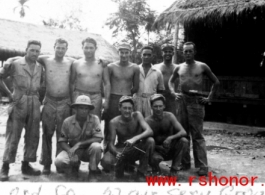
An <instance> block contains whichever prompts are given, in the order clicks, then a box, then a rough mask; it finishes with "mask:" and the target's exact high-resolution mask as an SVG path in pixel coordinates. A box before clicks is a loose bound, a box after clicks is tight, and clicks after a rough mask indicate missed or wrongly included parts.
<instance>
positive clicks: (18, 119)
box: [0, 57, 43, 163]
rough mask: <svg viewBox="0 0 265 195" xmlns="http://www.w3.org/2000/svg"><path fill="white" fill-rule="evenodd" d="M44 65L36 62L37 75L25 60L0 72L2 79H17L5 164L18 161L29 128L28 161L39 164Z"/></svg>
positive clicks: (25, 157) (25, 158)
mask: <svg viewBox="0 0 265 195" xmlns="http://www.w3.org/2000/svg"><path fill="white" fill-rule="evenodd" d="M42 73H43V68H42V66H41V65H40V64H39V63H38V62H36V64H35V68H34V71H33V73H32V72H31V71H30V68H29V65H28V64H27V62H26V59H25V57H24V58H21V59H18V60H16V61H14V62H13V63H12V64H5V65H4V67H3V68H2V69H1V71H0V75H1V77H2V78H6V77H8V76H10V77H11V78H12V79H13V88H14V90H13V94H12V97H13V100H14V101H13V102H12V103H11V105H10V107H9V117H8V120H7V126H6V144H5V151H4V156H3V162H6V163H13V162H15V158H16V153H17V147H18V143H19V140H20V136H21V132H22V129H23V127H24V128H25V146H24V161H27V162H35V161H36V152H37V148H38V144H39V124H40V101H39V94H38V90H39V89H40V86H41V78H42V76H43V74H42Z"/></svg>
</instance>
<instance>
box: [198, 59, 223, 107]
mask: <svg viewBox="0 0 265 195" xmlns="http://www.w3.org/2000/svg"><path fill="white" fill-rule="evenodd" d="M203 67H204V73H205V75H206V76H207V77H208V78H209V79H210V80H211V81H212V82H213V85H212V87H211V91H210V93H209V95H208V97H207V98H202V99H201V102H202V103H207V102H209V101H211V100H212V99H213V96H214V94H215V93H216V91H217V89H218V86H219V85H220V81H219V80H218V78H217V77H216V76H215V74H214V73H213V72H212V71H211V69H210V67H209V66H207V65H206V64H204V65H203Z"/></svg>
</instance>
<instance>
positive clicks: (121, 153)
mask: <svg viewBox="0 0 265 195" xmlns="http://www.w3.org/2000/svg"><path fill="white" fill-rule="evenodd" d="M133 108H134V101H133V99H132V97H130V96H122V97H121V98H120V100H119V110H120V112H121V115H120V116H117V117H115V118H113V119H112V120H111V121H110V125H109V128H110V142H109V144H108V147H109V151H108V152H106V153H105V155H104V157H103V159H102V161H101V165H102V167H103V168H104V170H106V171H109V170H111V169H114V170H115V178H116V179H120V178H122V177H123V175H124V166H125V165H126V164H128V163H134V162H135V161H137V160H140V165H139V167H138V171H137V177H138V178H137V179H138V180H144V181H145V174H146V170H147V165H148V163H149V162H150V158H151V155H152V153H153V150H154V145H155V143H154V139H153V138H152V137H150V136H152V135H153V132H152V130H151V129H150V127H149V125H148V124H147V123H146V122H145V120H144V118H143V116H142V114H141V113H140V112H133ZM116 136H117V139H118V143H117V144H116V145H114V144H115V140H116Z"/></svg>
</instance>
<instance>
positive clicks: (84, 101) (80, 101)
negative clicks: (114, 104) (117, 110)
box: [71, 95, 95, 110]
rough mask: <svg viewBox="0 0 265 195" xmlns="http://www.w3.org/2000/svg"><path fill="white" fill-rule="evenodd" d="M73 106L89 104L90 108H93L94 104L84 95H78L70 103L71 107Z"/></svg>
mask: <svg viewBox="0 0 265 195" xmlns="http://www.w3.org/2000/svg"><path fill="white" fill-rule="evenodd" d="M74 106H89V107H90V109H91V110H93V109H94V108H95V106H94V105H93V104H92V103H91V100H90V98H89V97H88V96H86V95H80V96H78V97H77V98H76V100H75V103H73V104H72V105H71V107H74Z"/></svg>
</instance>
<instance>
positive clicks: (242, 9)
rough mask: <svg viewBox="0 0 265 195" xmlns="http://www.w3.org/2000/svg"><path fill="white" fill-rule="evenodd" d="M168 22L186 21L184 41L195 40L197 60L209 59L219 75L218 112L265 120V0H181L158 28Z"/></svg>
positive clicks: (253, 120)
mask: <svg viewBox="0 0 265 195" xmlns="http://www.w3.org/2000/svg"><path fill="white" fill-rule="evenodd" d="M167 23H171V24H173V25H176V24H179V23H180V24H182V25H183V26H184V31H185V32H184V36H185V41H193V42H195V44H196V47H197V55H196V59H197V60H199V61H203V62H206V63H207V64H208V65H209V66H210V68H211V69H212V70H213V72H214V73H215V74H216V75H217V76H218V78H219V79H220V80H221V87H220V90H219V98H216V99H215V101H214V103H213V105H220V109H222V108H224V110H223V113H218V112H217V113H218V115H219V118H220V116H224V117H225V118H226V119H225V120H227V118H229V117H230V116H228V115H229V114H231V113H233V111H235V113H234V114H233V115H234V116H235V115H237V116H239V115H240V114H242V113H249V114H245V115H247V116H244V117H241V118H240V119H239V121H245V122H246V121H248V122H247V123H248V124H257V125H259V122H257V121H264V120H263V118H260V115H258V114H257V112H258V110H260V111H262V113H264V105H265V90H264V89H265V78H264V73H265V67H264V66H262V67H261V66H260V64H261V61H262V54H263V53H264V51H265V0H177V1H176V2H174V3H173V4H172V5H171V6H170V7H169V8H168V9H166V10H165V11H164V12H163V13H162V14H161V15H160V16H159V17H158V18H157V19H156V23H155V27H156V28H160V27H162V26H163V25H165V24H167ZM208 87H209V85H208V84H207V83H206V86H205V88H206V90H209V88H208ZM215 102H216V104H215ZM218 103H219V104H218ZM224 105H226V106H224ZM212 107H213V106H212ZM228 108H235V109H230V110H229V111H228V110H227V109H228ZM209 109H210V108H209ZM230 111H231V112H230ZM215 112H216V109H215ZM220 112H221V111H220ZM249 115H251V116H249ZM234 116H233V117H232V118H234ZM263 116H264V114H263ZM233 120H234V119H233ZM237 122H238V121H237Z"/></svg>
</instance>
